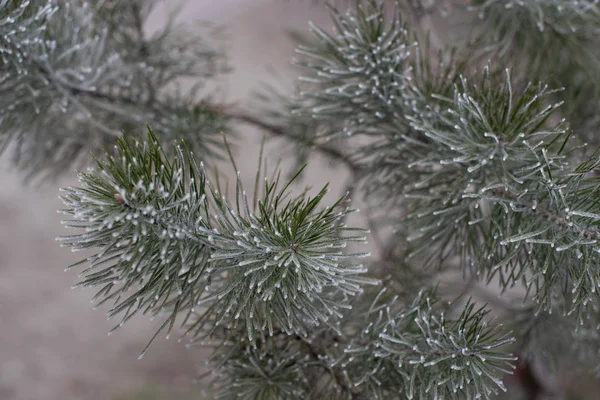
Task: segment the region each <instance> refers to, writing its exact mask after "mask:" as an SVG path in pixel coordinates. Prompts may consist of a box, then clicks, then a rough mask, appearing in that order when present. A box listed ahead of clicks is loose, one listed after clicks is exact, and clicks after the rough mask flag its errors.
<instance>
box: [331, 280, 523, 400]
mask: <svg viewBox="0 0 600 400" xmlns="http://www.w3.org/2000/svg"><path fill="white" fill-rule="evenodd" d="M376 300H377V299H376ZM395 301H396V298H393V299H392V300H391V301H390V302H383V303H379V304H377V303H374V304H373V305H372V306H371V309H370V310H369V312H368V313H367V318H368V325H367V326H366V328H364V330H363V331H362V333H361V335H360V336H359V337H358V338H357V339H355V340H354V341H353V342H352V343H351V344H350V345H349V346H348V347H347V348H346V349H345V350H344V353H345V354H346V356H345V358H344V360H343V361H342V365H343V366H344V367H345V368H348V370H349V371H350V372H349V373H348V376H349V378H350V382H351V383H352V385H353V387H359V388H361V389H362V390H363V391H364V392H362V395H363V398H375V399H386V398H390V396H393V395H394V394H395V393H404V394H405V396H406V398H408V399H413V398H416V399H441V398H443V399H460V398H469V399H470V398H476V397H481V398H485V399H489V398H491V397H492V396H493V395H494V394H496V393H497V392H498V389H501V390H506V389H505V387H504V384H503V383H502V381H501V378H500V377H501V376H502V375H503V374H504V373H507V372H510V371H511V368H512V367H511V362H512V361H514V359H515V358H514V357H511V356H508V355H506V354H505V353H504V352H503V351H501V350H500V348H501V347H502V346H505V345H507V344H509V343H511V342H512V341H513V340H514V339H512V338H510V337H509V336H507V335H506V334H505V333H503V332H502V329H501V328H500V326H498V325H496V326H488V323H487V322H486V321H485V320H484V317H485V315H486V314H487V311H485V310H484V309H483V308H479V309H476V308H475V305H474V304H473V303H471V302H467V304H466V305H465V306H464V309H463V311H462V313H461V314H460V315H458V316H454V317H453V316H451V310H449V308H448V306H446V305H444V304H443V303H442V302H439V301H438V300H437V299H436V295H435V292H433V293H432V292H423V291H422V292H420V293H419V294H418V296H417V297H416V298H415V299H414V300H413V301H412V304H407V305H402V306H399V305H397V304H394V303H395ZM399 308H400V311H399V310H398V309H399Z"/></svg>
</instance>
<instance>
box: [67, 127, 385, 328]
mask: <svg viewBox="0 0 600 400" xmlns="http://www.w3.org/2000/svg"><path fill="white" fill-rule="evenodd" d="M148 140H149V141H148V143H142V142H139V141H136V140H133V141H129V140H127V139H119V142H118V148H117V150H118V154H119V156H118V157H116V158H115V157H112V156H110V155H108V154H107V155H106V157H105V159H104V160H99V161H98V169H99V170H98V171H97V172H96V171H92V172H88V173H81V174H80V184H81V186H80V187H73V188H69V189H65V194H64V195H63V196H62V199H63V202H64V203H65V204H66V205H67V207H68V208H67V209H65V210H63V212H64V213H66V214H67V215H70V216H72V217H73V218H74V219H73V220H70V221H65V224H66V225H67V226H68V227H73V228H78V229H85V230H86V232H85V233H81V234H76V235H73V236H67V237H62V238H60V240H61V241H62V244H63V246H68V247H71V248H72V249H73V250H86V249H97V251H98V252H97V253H96V254H95V255H93V256H91V257H88V258H86V259H83V260H81V261H80V262H78V263H76V264H74V265H73V266H81V265H84V264H89V268H88V269H86V270H85V271H84V275H85V277H84V279H83V280H82V282H81V283H80V284H79V286H92V287H100V288H101V289H100V290H99V292H98V293H97V295H96V296H95V298H96V299H98V300H100V304H101V303H104V302H107V301H112V302H114V307H113V308H112V309H111V310H110V311H109V315H110V316H115V315H117V314H120V313H124V314H123V318H122V322H121V323H120V324H119V325H122V323H123V322H125V321H126V320H128V319H129V318H130V317H132V316H133V315H134V314H136V313H138V312H141V313H151V314H153V315H157V314H159V313H161V312H166V313H167V315H168V318H167V320H166V322H165V324H167V323H168V332H169V333H170V332H171V330H172V328H173V325H174V323H175V319H176V317H177V315H178V313H179V312H182V313H187V314H188V315H187V317H186V321H187V320H189V321H190V323H191V324H190V325H189V329H188V332H189V333H191V334H193V336H194V337H198V338H202V337H204V336H206V335H211V334H212V332H214V330H215V329H216V328H217V327H218V326H224V327H226V328H231V329H233V328H235V327H237V326H238V325H241V326H243V327H244V328H245V330H246V332H247V336H248V338H249V340H253V338H254V337H255V335H256V333H257V332H262V331H264V330H267V331H268V332H270V333H271V334H272V333H273V329H274V326H278V327H280V328H281V329H283V330H285V331H286V332H288V333H290V334H292V333H299V334H302V335H306V334H307V329H308V328H307V327H308V326H311V325H314V324H319V323H327V321H329V319H331V318H333V319H335V318H338V317H341V314H340V312H339V311H338V310H340V309H345V308H348V307H349V305H348V298H349V297H351V296H353V295H355V294H357V293H359V292H360V291H361V287H360V286H361V285H363V284H369V283H372V282H373V281H372V280H369V279H367V278H362V277H360V276H359V275H360V274H362V273H364V272H365V271H366V269H365V268H364V267H363V266H362V265H356V264H353V263H352V260H354V259H356V258H359V257H364V256H366V254H364V253H352V254H344V253H342V252H341V251H338V249H342V248H344V247H345V246H346V243H348V242H355V241H356V242H361V241H364V240H365V238H364V236H361V235H358V236H348V235H341V233H347V232H352V231H361V230H360V229H357V228H348V227H346V226H345V225H344V224H340V223H339V221H340V220H341V219H342V218H343V217H344V216H345V215H346V214H348V213H351V212H353V211H354V210H352V209H350V208H348V207H343V205H344V203H345V202H346V199H345V198H344V197H343V198H340V199H339V200H338V201H336V202H335V203H334V204H333V205H332V206H330V207H326V208H324V209H321V210H319V205H320V203H321V202H322V199H323V196H324V195H325V193H326V192H327V188H326V187H325V188H323V189H322V190H321V191H320V192H319V194H318V195H317V196H315V197H313V198H304V197H302V196H300V197H296V198H289V192H288V188H289V186H290V184H291V183H292V182H293V181H294V179H295V178H296V177H297V176H298V174H299V173H300V172H299V173H298V174H297V175H296V176H295V177H294V178H293V179H292V180H291V181H290V182H288V183H287V184H286V185H284V186H283V187H282V188H279V186H280V185H279V178H276V179H275V180H274V181H269V180H265V186H264V195H263V196H262V198H261V200H259V202H258V209H257V210H251V209H250V208H249V205H248V200H247V197H246V192H245V191H244V190H243V188H242V187H241V184H240V181H239V178H238V181H237V184H236V195H235V197H234V204H233V205H232V204H230V203H229V202H228V201H227V200H226V198H225V197H224V196H223V195H222V194H221V191H220V189H219V188H218V186H217V187H215V186H214V185H212V184H211V183H210V182H209V181H208V180H207V178H206V173H205V171H204V169H203V166H202V164H200V166H197V165H196V161H195V158H194V156H193V155H192V154H191V153H190V152H189V150H184V149H182V148H180V147H179V146H177V147H176V149H177V151H176V153H175V158H174V159H173V160H172V161H169V160H167V158H166V157H165V155H164V153H163V150H162V148H161V146H160V144H159V142H158V139H157V137H156V136H155V135H154V134H153V133H152V132H151V131H150V133H149V137H148ZM130 290H132V291H133V292H132V293H128V292H129V291H130ZM200 309H202V311H199V310H200ZM197 310H198V311H197ZM166 326H167V325H164V327H166Z"/></svg>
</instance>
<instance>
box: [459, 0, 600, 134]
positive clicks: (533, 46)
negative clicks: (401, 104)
mask: <svg viewBox="0 0 600 400" xmlns="http://www.w3.org/2000/svg"><path fill="white" fill-rule="evenodd" d="M473 3H474V4H472V5H471V6H469V9H470V10H472V15H473V17H474V19H472V20H468V19H465V21H466V22H467V24H466V26H467V27H468V30H469V36H470V40H471V42H472V45H471V47H470V48H469V50H468V51H472V52H476V53H480V54H481V56H482V58H485V59H486V60H488V59H490V58H495V59H498V60H499V61H500V62H502V63H503V64H504V65H505V66H511V67H513V68H514V71H515V77H516V78H518V82H519V83H520V84H521V85H525V84H527V82H529V81H532V80H533V81H535V80H540V79H541V80H547V81H548V83H550V84H551V85H553V86H554V87H556V88H564V92H563V93H561V95H560V98H561V99H563V100H566V106H565V114H568V115H571V116H572V118H570V122H571V124H572V125H573V127H574V128H576V129H577V130H578V133H579V134H580V135H583V136H584V137H585V140H587V141H589V142H592V143H594V144H596V145H597V144H598V140H597V138H596V136H597V135H595V134H594V133H593V132H592V131H591V130H593V131H595V130H596V129H597V127H598V121H599V120H598V117H597V110H598V106H599V105H598V102H597V101H596V99H597V97H598V95H599V94H600V84H599V82H600V68H598V65H600V52H599V51H598V46H597V38H598V34H599V33H600V3H599V2H598V1H597V0H518V1H505V0H481V1H474V2H473ZM459 15H462V14H459Z"/></svg>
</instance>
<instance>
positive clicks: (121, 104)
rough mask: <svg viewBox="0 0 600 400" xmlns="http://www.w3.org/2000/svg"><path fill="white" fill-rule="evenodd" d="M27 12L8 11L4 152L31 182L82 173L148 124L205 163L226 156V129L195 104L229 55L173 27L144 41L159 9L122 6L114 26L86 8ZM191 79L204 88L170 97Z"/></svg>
mask: <svg viewBox="0 0 600 400" xmlns="http://www.w3.org/2000/svg"><path fill="white" fill-rule="evenodd" d="M101 3H102V2H101ZM19 4H20V5H19V6H18V7H14V8H8V9H6V8H5V10H8V11H6V12H7V13H10V14H7V17H6V18H4V19H2V21H1V22H0V43H1V46H0V48H1V49H0V52H2V54H3V56H4V57H3V58H2V60H0V71H1V72H2V80H1V81H0V99H1V100H0V148H2V149H6V148H8V147H10V151H11V152H12V154H13V159H14V162H15V164H16V165H17V166H18V167H19V168H21V169H23V170H25V171H26V172H27V173H28V174H29V177H37V178H43V177H44V176H49V177H54V176H56V175H58V174H61V173H63V172H64V171H65V170H69V169H70V168H71V167H73V166H82V165H84V164H85V162H86V160H85V159H84V158H83V157H82V155H85V154H86V153H87V151H90V150H92V151H93V150H99V149H102V148H112V145H113V144H114V142H115V140H116V137H118V136H119V135H120V134H121V133H120V132H122V131H132V130H133V131H135V130H137V129H139V127H140V125H141V124H144V123H146V122H150V123H152V125H153V126H156V127H157V128H159V129H160V130H161V131H163V132H164V135H166V136H167V137H168V138H169V140H168V142H170V141H171V140H173V139H175V138H179V139H188V141H189V142H190V143H191V145H192V146H193V147H194V150H195V151H196V152H197V153H198V154H208V153H211V154H214V155H216V156H217V157H218V155H219V148H221V149H222V146H220V145H221V144H222V143H221V142H220V139H216V140H215V138H217V137H219V136H217V135H220V133H221V131H223V130H229V129H228V127H227V123H228V121H227V120H223V119H220V118H219V117H218V116H217V115H211V114H209V112H208V109H207V108H205V107H197V106H196V104H197V100H196V98H197V96H198V94H199V91H200V89H201V88H202V84H203V81H205V80H207V79H210V78H213V77H214V76H215V75H216V74H217V73H219V72H221V64H222V62H221V59H222V55H221V54H220V53H219V52H218V51H216V50H214V49H213V48H212V47H210V46H208V45H207V44H206V43H205V42H204V41H203V40H201V39H200V38H199V37H198V35H195V34H194V35H190V34H188V33H186V34H185V36H184V32H182V31H181V28H180V27H175V26H173V25H172V24H171V25H167V27H165V29H164V30H163V31H162V32H159V34H158V35H155V36H153V37H151V38H150V39H146V38H144V37H143V34H142V32H140V31H138V30H137V28H135V24H134V23H133V22H135V21H133V20H135V19H136V18H137V19H141V18H143V17H146V16H147V15H148V13H149V10H151V8H152V5H153V4H154V2H153V1H146V0H136V1H135V2H134V3H128V5H127V6H126V7H125V6H123V4H125V3H119V5H117V3H114V4H113V5H114V6H115V7H116V8H115V9H114V10H112V11H114V12H113V13H109V15H110V16H111V18H112V19H111V20H110V21H107V20H105V19H103V18H105V17H106V18H108V17H107V15H105V11H106V10H105V9H103V8H100V9H97V8H96V7H97V5H94V6H91V5H89V4H87V3H86V4H79V3H78V2H69V1H65V2H60V3H58V4H54V2H52V1H34V2H20V3H19ZM111 4H112V3H111ZM132 4H133V5H138V6H139V7H143V9H144V11H143V13H142V11H140V10H141V9H140V10H138V9H136V8H135V7H134V8H132V7H131V5H132ZM105 6H106V5H105ZM117 11H118V12H117ZM130 19H131V20H132V21H133V22H132V23H131V24H129V23H125V22H127V21H129V20H130ZM121 22H123V23H121ZM131 27H134V28H133V32H131ZM174 42H175V43H176V45H175V46H174V45H173V43H174ZM132 49H139V51H132ZM186 76H192V77H195V78H196V79H198V80H199V82H200V83H199V85H198V86H197V87H194V88H193V89H192V90H191V91H190V93H189V94H187V95H182V94H181V93H175V94H174V95H169V94H168V92H167V85H171V84H172V83H173V82H174V81H175V80H176V79H178V78H180V77H186ZM171 92H172V90H171V89H169V93H171ZM165 105H167V106H166V107H165ZM191 134H193V135H194V137H193V139H194V140H189V139H191V137H190V136H189V135H191ZM40 175H42V176H40Z"/></svg>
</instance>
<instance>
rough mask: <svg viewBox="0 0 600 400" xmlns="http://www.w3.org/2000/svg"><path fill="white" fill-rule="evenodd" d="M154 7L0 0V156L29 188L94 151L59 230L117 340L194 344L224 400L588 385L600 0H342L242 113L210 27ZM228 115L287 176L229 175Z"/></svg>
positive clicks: (465, 395) (597, 361)
mask: <svg viewBox="0 0 600 400" xmlns="http://www.w3.org/2000/svg"><path fill="white" fill-rule="evenodd" d="M157 3H158V0H131V1H118V0H94V1H88V2H84V1H79V0H59V1H52V0H0V149H1V150H2V152H3V153H5V154H7V155H9V156H10V157H12V160H13V163H14V165H15V166H16V167H17V168H19V169H21V170H22V171H23V172H24V179H26V180H27V181H30V182H31V181H33V182H39V181H41V180H44V179H48V178H54V177H57V176H59V175H61V174H63V173H65V172H66V171H69V170H71V169H73V168H77V169H81V168H83V167H84V166H88V165H90V160H89V157H88V154H89V152H90V151H91V152H92V153H93V154H94V159H93V160H92V163H93V167H90V168H88V169H87V170H85V171H81V172H79V173H78V176H79V183H78V185H77V186H74V187H69V188H66V189H62V194H61V199H62V201H63V203H64V209H62V210H60V211H61V212H62V213H64V214H66V215H67V216H68V217H67V218H68V219H67V220H66V221H64V224H65V226H67V227H69V228H74V229H75V230H76V232H75V233H74V234H72V235H69V236H63V237H60V238H58V240H59V241H60V244H61V245H62V246H66V247H70V248H71V249H72V250H74V251H77V250H87V251H90V254H91V255H90V256H88V257H86V258H83V259H82V260H81V261H80V262H77V263H76V264H74V265H72V266H70V267H69V268H77V269H79V271H80V272H81V276H82V279H81V282H80V283H79V284H78V286H82V287H93V288H95V289H96V293H95V295H94V296H93V301H94V302H95V303H96V305H102V304H110V309H109V311H108V313H109V316H111V317H115V318H118V319H119V323H118V324H117V326H116V327H115V329H118V328H120V327H121V326H123V324H124V323H125V322H126V321H127V320H129V319H130V318H132V317H133V316H134V315H136V314H150V315H152V316H156V317H158V318H161V319H162V321H163V324H162V326H161V328H160V330H159V331H158V332H157V333H156V335H155V336H154V337H153V338H149V339H151V340H150V342H152V340H154V338H156V337H157V335H159V334H165V335H167V336H168V335H171V334H172V333H175V332H180V333H181V334H182V335H183V337H185V338H186V340H188V341H189V342H190V344H199V345H202V346H209V347H210V348H211V349H212V355H211V357H210V360H208V363H209V366H210V373H209V376H210V378H211V379H210V381H211V382H210V385H211V386H212V388H213V389H214V391H215V393H217V394H216V398H217V399H237V398H242V399H405V398H407V399H475V398H482V399H491V398H495V397H496V396H497V395H499V394H500V395H501V394H502V393H503V392H505V391H506V390H507V382H513V384H512V386H513V388H512V389H511V390H516V389H515V388H514V387H515V386H516V387H519V386H520V387H521V390H522V392H523V393H526V396H527V398H528V399H539V398H541V397H540V396H542V395H551V394H553V393H551V391H552V390H553V389H552V388H550V386H549V384H548V382H547V380H548V379H547V376H541V375H540V374H539V373H536V371H535V368H534V366H535V365H544V366H545V367H546V369H547V371H546V372H547V374H548V375H549V376H553V375H560V374H561V371H564V370H565V369H567V368H568V369H570V370H571V372H573V371H575V372H576V373H579V374H582V375H584V374H589V373H594V374H597V373H600V354H599V352H598V346H599V344H600V334H599V332H600V331H599V329H600V328H599V326H600V325H599V322H600V313H599V311H598V306H600V294H599V288H600V269H599V268H598V266H599V265H600V245H599V244H598V243H599V242H598V241H599V240H600V178H599V176H600V174H599V173H598V171H600V155H599V154H600V153H599V152H598V150H597V147H598V146H599V145H600V140H598V139H597V136H596V134H595V132H596V131H597V129H598V128H599V127H600V122H599V120H598V118H597V117H596V111H597V109H598V104H599V102H598V99H599V98H600V97H599V96H600V91H599V88H600V62H598V61H600V52H599V51H598V46H597V45H596V38H597V37H598V33H599V29H600V4H598V1H597V0H583V1H582V0H519V1H504V0H486V1H483V0H473V1H472V2H471V3H470V4H468V5H465V6H463V5H453V6H452V7H449V8H448V7H436V6H435V5H434V6H431V5H428V4H427V2H418V1H411V0H406V1H398V2H395V3H394V2H389V4H388V3H384V2H383V1H382V0H355V1H352V2H338V3H337V4H333V5H330V6H328V7H329V10H330V14H331V19H332V23H333V28H332V29H329V28H330V27H319V26H316V25H310V33H311V35H310V37H307V38H303V39H302V41H301V43H299V44H298V48H297V51H296V54H297V55H296V58H295V59H294V63H295V64H296V65H297V66H298V67H299V68H300V70H301V71H302V75H301V76H300V77H299V79H298V81H297V85H296V89H295V90H294V92H293V93H292V94H284V93H278V92H276V91H269V92H263V93H262V94H261V95H259V96H257V100H258V101H259V102H260V103H261V104H262V105H263V107H262V108H260V109H258V110H255V111H254V112H252V113H250V112H245V111H241V110H239V109H236V108H233V107H232V106H231V105H227V104H220V103H218V102H216V100H214V99H213V98H211V97H210V96H206V95H204V92H203V91H202V89H203V87H204V86H205V85H206V84H207V83H209V82H211V81H212V80H214V79H215V78H216V77H217V76H218V75H219V74H221V73H225V72H227V70H228V69H229V68H230V66H229V65H228V64H227V60H226V57H225V55H224V54H223V52H222V51H220V50H219V49H218V47H216V46H215V45H214V43H212V42H211V40H210V32H208V31H202V32H198V31H197V30H194V29H192V28H189V27H182V26H179V25H176V24H168V25H167V26H166V27H165V28H164V30H162V31H160V32H158V33H157V34H156V35H154V36H151V37H148V36H147V35H145V33H144V31H143V29H142V26H143V23H144V21H145V19H146V18H147V17H148V15H149V14H150V12H151V10H152V8H153V7H154V6H155V5H156V4H157ZM334 3H335V2H334ZM440 11H443V13H441V12H440ZM432 18H433V19H435V18H438V19H440V18H445V22H446V23H448V24H449V25H450V32H449V34H448V35H449V37H450V38H452V40H448V41H444V40H441V39H440V35H439V34H438V35H436V31H435V29H434V30H432V31H431V30H429V31H428V30H427V28H426V26H425V24H424V21H425V20H426V19H432ZM446 42H448V43H446ZM449 44H452V47H451V46H450V45H449ZM181 78H193V79H194V80H195V81H196V82H197V85H196V86H195V87H194V88H193V89H192V90H191V92H189V93H185V94H183V92H182V91H181V90H178V88H177V82H178V80H179V79H181ZM199 98H201V100H198V99H199ZM235 123H246V124H252V125H254V126H256V127H259V128H261V129H262V130H263V131H264V132H265V134H267V135H275V136H279V137H284V138H286V139H287V140H288V141H289V142H290V143H292V144H293V145H294V146H295V149H296V150H295V157H296V161H297V162H296V164H297V168H296V171H297V172H296V173H295V174H293V175H292V176H291V177H288V178H286V177H285V174H283V173H282V172H281V171H279V170H278V169H275V170H274V171H273V170H267V169H266V167H265V164H266V163H265V162H264V157H263V155H262V152H261V155H260V157H259V162H258V166H257V168H256V171H239V170H238V168H237V166H236V163H235V159H236V156H235V154H234V151H232V147H231V146H230V144H229V143H231V142H233V143H235V141H236V139H237V137H236V134H235V131H234V129H233V127H234V124H235ZM140 132H143V133H141V134H140ZM313 152H320V153H322V154H324V155H326V156H328V157H330V158H331V159H332V160H335V161H336V162H338V163H341V164H342V165H344V166H345V167H346V168H347V169H348V170H349V171H350V173H351V179H352V185H351V187H350V188H351V190H349V191H348V193H345V194H343V195H342V196H340V197H339V198H338V199H337V200H336V201H333V202H332V203H329V202H326V201H325V194H326V193H327V192H328V188H327V187H324V188H322V189H321V190H319V191H317V192H316V194H314V195H311V194H309V193H310V191H309V190H304V191H298V190H297V189H296V183H297V182H298V180H299V177H300V176H301V174H302V172H303V170H304V169H305V168H306V167H308V168H310V162H309V156H310V155H311V154H312V153H313ZM216 159H226V160H227V159H228V160H229V162H230V163H231V164H232V166H233V169H234V171H235V172H236V173H237V176H234V179H233V181H234V184H233V185H232V187H231V188H228V185H226V184H224V183H223V182H222V179H219V175H218V173H219V171H217V170H215V169H214V168H209V167H208V165H210V164H212V162H213V161H214V160H216ZM307 162H308V165H307ZM242 174H243V175H245V174H250V175H256V184H255V188H254V196H251V195H249V194H248V193H247V192H246V190H245V189H244V187H243V186H242V184H241V175H242ZM350 197H360V198H361V200H363V201H364V202H365V204H366V206H367V211H366V213H365V214H366V215H367V216H366V220H367V222H366V225H367V226H363V227H361V226H357V227H354V226H348V225H347V222H349V221H348V216H349V215H351V214H353V213H355V212H357V211H358V210H357V209H354V208H352V207H351V205H350V204H351V198H350ZM378 215H383V216H384V218H378ZM386 230H389V231H393V232H392V233H390V234H389V235H386V234H385V233H384V232H385V231H386ZM367 240H369V241H370V242H372V243H373V245H372V246H371V247H370V246H368V245H365V243H366V242H367ZM370 250H375V251H374V252H373V253H374V255H371V254H370V252H369V251H370ZM496 288H498V289H499V290H498V289H496ZM497 292H499V293H497ZM148 346H150V343H149V345H148ZM147 349H148V347H146V348H145V349H144V350H143V352H142V355H143V354H144V353H145V352H146V350H147ZM511 375H512V377H511ZM203 382H205V381H203ZM515 382H516V384H515ZM512 393H513V392H512V391H509V396H512ZM554 394H556V393H554ZM511 398H514V397H511Z"/></svg>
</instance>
